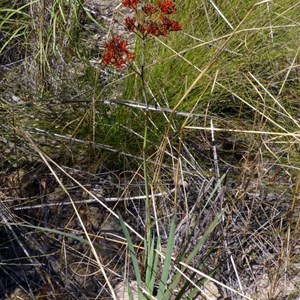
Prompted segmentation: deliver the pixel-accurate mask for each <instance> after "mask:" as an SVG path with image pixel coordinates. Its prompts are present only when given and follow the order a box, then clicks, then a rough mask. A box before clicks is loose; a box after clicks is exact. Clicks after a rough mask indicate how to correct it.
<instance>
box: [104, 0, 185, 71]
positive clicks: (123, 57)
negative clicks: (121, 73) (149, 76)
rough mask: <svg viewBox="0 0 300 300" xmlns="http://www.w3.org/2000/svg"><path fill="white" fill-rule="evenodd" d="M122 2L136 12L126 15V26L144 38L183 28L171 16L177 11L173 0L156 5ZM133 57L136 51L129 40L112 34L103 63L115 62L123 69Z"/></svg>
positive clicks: (161, 0) (125, 0)
mask: <svg viewBox="0 0 300 300" xmlns="http://www.w3.org/2000/svg"><path fill="white" fill-rule="evenodd" d="M122 4H123V6H124V7H127V8H129V9H131V10H133V13H134V14H133V16H132V17H129V16H128V17H125V19H124V26H125V28H126V29H127V30H128V31H130V32H134V33H136V34H138V35H140V36H141V37H142V39H143V40H145V39H146V38H147V36H159V35H162V36H168V34H169V33H170V32H171V31H179V30H181V29H182V26H181V24H180V23H179V22H178V21H176V20H174V19H171V18H170V17H169V15H173V14H175V13H176V7H175V3H174V1H173V0H160V1H158V2H157V4H156V5H153V4H151V3H146V4H143V1H140V0H123V1H122ZM133 59H134V53H133V52H131V51H129V50H128V48H127V41H126V40H124V39H122V38H121V37H120V36H119V35H115V36H112V37H111V39H110V40H109V41H108V42H107V43H106V44H105V52H104V54H103V57H102V64H104V65H109V64H113V65H114V66H115V67H116V68H117V69H121V68H123V67H124V66H125V65H126V63H128V62H130V61H132V60H133Z"/></svg>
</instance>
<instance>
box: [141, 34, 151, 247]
mask: <svg viewBox="0 0 300 300" xmlns="http://www.w3.org/2000/svg"><path fill="white" fill-rule="evenodd" d="M146 40H147V37H146V35H144V36H143V38H142V61H141V81H142V95H143V98H144V102H145V105H146V110H145V119H144V141H143V167H144V178H145V194H146V243H148V242H149V241H150V238H151V236H150V234H151V230H150V227H151V224H150V223H151V221H150V199H149V186H148V172H147V169H148V168H147V156H146V150H147V138H148V118H149V110H148V105H149V102H148V99H147V94H146V83H145V53H146ZM145 246H147V245H145ZM146 249H147V247H146Z"/></svg>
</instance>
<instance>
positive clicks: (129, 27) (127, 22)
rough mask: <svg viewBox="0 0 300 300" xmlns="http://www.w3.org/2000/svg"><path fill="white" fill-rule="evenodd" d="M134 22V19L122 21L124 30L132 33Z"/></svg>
mask: <svg viewBox="0 0 300 300" xmlns="http://www.w3.org/2000/svg"><path fill="white" fill-rule="evenodd" d="M135 22H136V19H135V18H130V17H126V18H125V20H124V23H125V27H126V29H127V30H129V31H134V30H135Z"/></svg>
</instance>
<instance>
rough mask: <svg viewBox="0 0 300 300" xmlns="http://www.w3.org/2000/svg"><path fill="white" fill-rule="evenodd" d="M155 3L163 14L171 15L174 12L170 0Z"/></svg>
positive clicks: (173, 4)
mask: <svg viewBox="0 0 300 300" xmlns="http://www.w3.org/2000/svg"><path fill="white" fill-rule="evenodd" d="M157 5H158V7H159V8H160V10H161V12H162V13H163V14H166V15H171V14H175V13H176V8H175V3H174V2H173V1H172V0H162V1H159V2H158V3H157Z"/></svg>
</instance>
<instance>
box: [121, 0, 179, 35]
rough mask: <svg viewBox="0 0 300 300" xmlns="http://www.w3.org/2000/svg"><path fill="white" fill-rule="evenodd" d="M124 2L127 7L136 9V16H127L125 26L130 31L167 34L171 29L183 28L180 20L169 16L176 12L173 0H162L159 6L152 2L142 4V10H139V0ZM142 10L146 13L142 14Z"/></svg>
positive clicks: (124, 0) (125, 0) (126, 0)
mask: <svg viewBox="0 0 300 300" xmlns="http://www.w3.org/2000/svg"><path fill="white" fill-rule="evenodd" d="M122 3H123V5H124V6H125V7H129V8H133V9H134V10H135V17H134V18H131V17H127V18H125V22H124V23H125V27H126V29H127V30H129V31H132V32H140V33H142V34H143V35H145V34H149V35H152V36H159V35H164V36H167V35H168V34H169V32H170V31H178V30H181V28H182V27H181V25H180V24H179V22H177V21H175V20H172V19H170V18H169V17H167V15H171V14H175V13H176V8H175V3H174V1H173V0H160V1H158V3H157V7H155V6H154V5H152V4H145V5H142V7H141V11H138V10H137V5H138V3H139V0H123V2H122ZM141 12H142V13H143V14H144V15H141ZM156 13H157V14H156ZM155 14H156V15H155Z"/></svg>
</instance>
